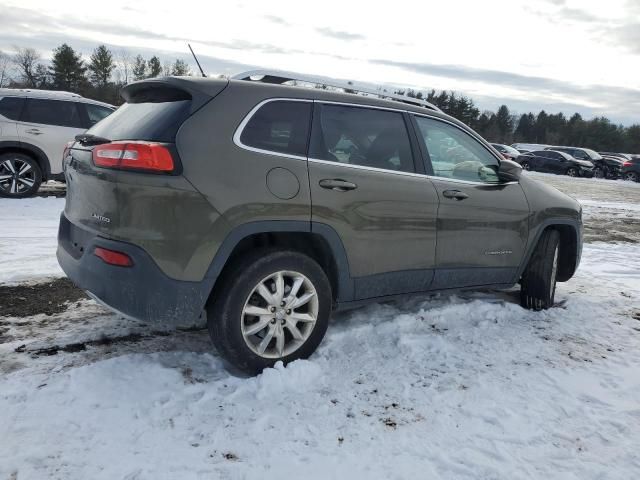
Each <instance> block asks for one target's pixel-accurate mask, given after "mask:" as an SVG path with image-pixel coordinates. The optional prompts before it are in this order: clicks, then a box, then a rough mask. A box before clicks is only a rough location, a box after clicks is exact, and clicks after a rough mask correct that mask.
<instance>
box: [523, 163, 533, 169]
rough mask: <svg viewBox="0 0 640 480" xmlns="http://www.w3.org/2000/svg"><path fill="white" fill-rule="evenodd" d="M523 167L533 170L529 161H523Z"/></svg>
mask: <svg viewBox="0 0 640 480" xmlns="http://www.w3.org/2000/svg"><path fill="white" fill-rule="evenodd" d="M522 169H523V170H531V165H529V164H528V163H527V162H522Z"/></svg>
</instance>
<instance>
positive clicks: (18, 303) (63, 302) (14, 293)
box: [0, 278, 87, 317]
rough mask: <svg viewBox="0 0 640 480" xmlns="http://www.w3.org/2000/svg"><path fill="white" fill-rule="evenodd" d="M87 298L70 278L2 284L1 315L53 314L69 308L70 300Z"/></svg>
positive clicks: (0, 291)
mask: <svg viewBox="0 0 640 480" xmlns="http://www.w3.org/2000/svg"><path fill="white" fill-rule="evenodd" d="M84 298H87V296H86V295H85V293H84V292H83V291H82V290H80V289H79V288H77V287H76V286H75V285H74V284H73V283H71V281H70V280H69V279H68V278H58V279H56V280H54V281H52V282H47V283H37V284H35V285H13V286H6V285H5V286H3V285H0V317H30V316H33V315H38V314H41V313H44V314H45V315H53V314H55V313H60V312H62V311H64V310H66V309H67V304H68V303H69V302H75V301H78V300H80V299H84Z"/></svg>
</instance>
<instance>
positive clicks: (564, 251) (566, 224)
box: [516, 218, 582, 282]
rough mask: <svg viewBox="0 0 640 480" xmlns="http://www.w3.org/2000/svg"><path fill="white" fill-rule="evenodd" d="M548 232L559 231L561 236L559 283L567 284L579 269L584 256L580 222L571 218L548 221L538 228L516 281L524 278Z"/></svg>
mask: <svg viewBox="0 0 640 480" xmlns="http://www.w3.org/2000/svg"><path fill="white" fill-rule="evenodd" d="M546 230H557V231H558V233H559V234H560V251H559V252H558V258H559V264H558V276H557V280H558V281H559V282H566V281H567V280H569V279H570V278H571V277H572V276H573V274H574V273H575V271H576V270H577V269H578V265H579V264H580V257H581V256H582V227H581V225H580V222H578V221H577V220H574V219H570V218H555V219H547V220H545V221H544V222H543V223H541V224H540V225H539V226H538V228H537V231H536V233H535V236H534V237H533V241H532V242H531V243H530V244H529V245H528V246H527V251H526V254H525V257H524V259H523V261H522V263H521V265H520V267H519V269H518V275H517V278H516V280H519V279H520V277H521V276H522V274H523V272H524V270H525V268H526V267H527V265H528V264H529V260H530V259H531V256H532V255H533V251H534V250H535V248H536V246H537V245H538V242H539V241H540V238H541V237H542V234H543V233H544V232H545V231H546Z"/></svg>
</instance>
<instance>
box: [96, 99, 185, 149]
mask: <svg viewBox="0 0 640 480" xmlns="http://www.w3.org/2000/svg"><path fill="white" fill-rule="evenodd" d="M149 100H151V99H149ZM190 111H191V100H177V101H166V102H157V101H147V102H136V103H125V104H124V105H122V106H121V107H120V108H118V109H117V110H116V111H115V112H113V113H112V114H110V115H109V116H108V117H106V118H104V119H103V120H102V121H101V122H99V123H97V124H96V125H95V126H93V127H91V128H90V129H89V131H88V132H87V133H91V134H93V135H97V136H99V137H105V138H108V139H110V140H148V141H154V142H165V143H172V142H175V139H176V133H177V132H178V129H179V128H180V126H181V125H182V123H183V122H184V121H185V120H186V119H187V117H189V115H190Z"/></svg>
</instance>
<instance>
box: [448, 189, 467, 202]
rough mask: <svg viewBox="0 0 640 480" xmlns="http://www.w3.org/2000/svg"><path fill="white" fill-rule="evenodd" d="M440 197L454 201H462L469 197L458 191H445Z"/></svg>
mask: <svg viewBox="0 0 640 480" xmlns="http://www.w3.org/2000/svg"><path fill="white" fill-rule="evenodd" d="M442 195H443V196H444V197H446V198H455V199H456V200H464V199H465V198H469V195H467V194H466V193H464V192H461V191H460V190H445V191H444V192H442Z"/></svg>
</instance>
